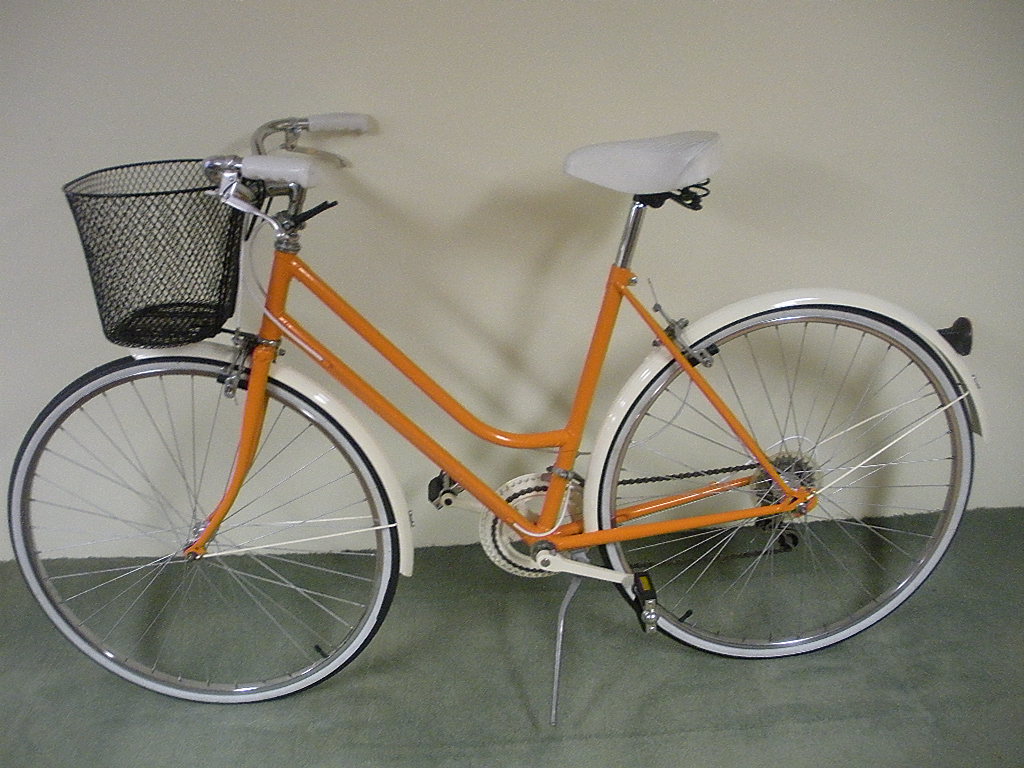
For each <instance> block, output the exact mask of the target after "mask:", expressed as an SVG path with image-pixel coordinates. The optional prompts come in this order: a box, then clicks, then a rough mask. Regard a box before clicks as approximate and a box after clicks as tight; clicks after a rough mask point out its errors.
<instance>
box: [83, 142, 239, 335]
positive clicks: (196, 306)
mask: <svg viewBox="0 0 1024 768" xmlns="http://www.w3.org/2000/svg"><path fill="white" fill-rule="evenodd" d="M214 189H215V187H214V186H212V185H211V183H210V181H209V179H208V178H207V177H206V174H205V173H204V172H203V165H202V161H201V160H163V161H157V162H149V163H134V164H131V165H120V166H116V167H114V168H104V169H103V170H99V171H94V172H92V173H89V174H86V175H85V176H80V177H79V178H77V179H75V180H74V181H70V182H68V183H67V184H65V185H64V195H65V196H66V197H67V201H68V204H69V205H70V206H71V212H72V214H73V215H74V217H75V223H76V224H77V225H78V233H79V236H80V237H81V240H82V247H83V248H84V250H85V260H86V263H87V264H88V267H89V276H90V278H91V279H92V287H93V291H94V293H95V294H96V306H97V308H98V310H99V315H100V322H101V324H102V326H103V333H104V335H106V337H107V338H108V339H110V341H112V342H114V343H115V344H120V345H122V346H127V347H173V346H179V345H181V344H188V343H190V342H194V341H199V340H201V339H205V338H209V337H210V336H213V335H215V334H216V333H218V332H219V331H220V330H221V327H222V325H223V324H224V322H225V321H226V320H227V319H228V318H230V317H231V316H232V315H233V314H234V311H235V298H236V296H237V293H238V252H239V248H240V246H241V242H242V227H243V224H244V214H242V213H241V212H240V211H237V210H235V209H233V208H230V207H229V206H226V205H224V204H223V203H221V202H220V201H219V200H218V199H217V197H216V196H215V195H210V194H208V192H209V191H210V190H214Z"/></svg>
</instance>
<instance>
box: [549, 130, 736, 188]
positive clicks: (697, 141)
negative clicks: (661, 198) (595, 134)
mask: <svg viewBox="0 0 1024 768" xmlns="http://www.w3.org/2000/svg"><path fill="white" fill-rule="evenodd" d="M721 164H722V153H721V141H720V139H719V137H718V134H717V133H712V132H710V131H688V132H686V133H674V134H672V135H671V136H659V137H656V138H653V139H635V140H632V141H612V142H607V143H604V144H592V145H590V146H587V147H581V148H580V149H577V150H575V151H573V152H571V153H570V154H569V156H568V157H567V158H565V172H566V173H567V174H569V175H570V176H575V177H576V178H577V179H583V180H584V181H589V182H591V183H592V184H598V185H600V186H602V187H608V188H609V189H614V190H616V191H618V192H628V193H630V194H633V195H651V194H657V193H659V192H669V191H671V190H675V189H682V188H683V187H688V186H690V185H691V184H699V183H700V182H702V181H704V180H705V179H708V178H710V177H711V176H712V174H714V173H715V171H717V170H718V169H719V167H720V166H721Z"/></svg>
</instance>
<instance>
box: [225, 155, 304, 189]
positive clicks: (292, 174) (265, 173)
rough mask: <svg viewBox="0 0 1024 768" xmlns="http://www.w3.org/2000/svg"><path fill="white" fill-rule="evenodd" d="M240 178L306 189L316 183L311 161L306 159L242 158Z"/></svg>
mask: <svg viewBox="0 0 1024 768" xmlns="http://www.w3.org/2000/svg"><path fill="white" fill-rule="evenodd" d="M242 176H244V177H245V178H247V179H260V180H262V181H285V182H292V183H295V184H298V185H299V186H300V187H306V188H307V189H308V188H309V187H312V186H315V185H316V183H317V181H318V176H317V174H316V170H315V169H314V167H313V161H312V160H310V159H309V158H308V157H278V156H276V155H274V156H271V155H249V157H245V158H242Z"/></svg>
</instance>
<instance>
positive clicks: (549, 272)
mask: <svg viewBox="0 0 1024 768" xmlns="http://www.w3.org/2000/svg"><path fill="white" fill-rule="evenodd" d="M1022 41H1024V4H1021V3H1018V2H1010V1H1006V2H1002V1H995V0H993V1H992V2H984V1H982V0H972V1H971V2H963V0H950V1H948V2H943V1H941V0H920V1H909V2H908V1H906V0H900V1H898V2H875V1H874V0H844V2H824V1H822V2H809V1H798V0H774V1H773V2H762V1H760V0H746V1H744V2H740V1H739V0H735V1H734V0H669V1H668V2H666V1H665V0H661V1H660V2H624V1H621V0H620V1H617V2H616V1H612V0H600V1H598V0H591V1H589V2H586V1H584V2H574V3H570V2H556V1H555V0H549V1H547V2H540V1H529V2H515V1H514V0H501V1H494V2H491V1H485V0H461V1H459V2H426V1H422V0H411V1H409V2H395V1H394V0H373V1H372V2H370V1H369V0H367V1H366V2H357V1H356V0H330V1H329V0H298V1H296V2H280V1H279V0H276V1H274V2H271V1H270V0H189V1H188V2H185V1H184V0H160V1H159V2H157V1H156V0H131V1H130V2H129V1H128V0H91V1H90V2H53V1H52V0H5V1H4V3H3V5H2V6H0V94H2V100H0V104H2V105H3V125H4V130H3V135H4V137H5V138H4V142H3V150H2V156H3V158H4V172H3V178H4V181H5V186H6V187H7V188H8V190H9V193H8V195H6V198H5V201H4V207H3V213H2V221H3V225H2V232H0V236H2V250H0V253H2V256H0V258H2V259H3V263H4V266H5V268H6V271H7V274H8V276H9V280H8V282H7V284H6V285H5V286H4V287H3V288H2V290H3V307H4V319H5V323H6V328H5V333H4V334H3V337H2V340H0V345H2V359H3V361H4V376H3V378H2V386H3V391H2V399H0V407H2V409H3V412H2V424H3V431H2V433H0V465H2V466H3V467H5V468H6V467H9V466H10V463H11V461H12V459H13V456H14V452H15V450H16V448H17V444H18V441H19V440H20V437H21V435H22V434H23V433H24V432H25V430H26V428H27V427H28V425H29V423H30V421H31V419H32V416H33V414H34V413H35V412H37V411H38V410H39V409H40V408H41V407H42V406H43V405H44V404H45V403H46V402H47V401H48V399H49V398H50V397H51V396H52V395H53V394H54V393H56V392H57V391H58V390H59V389H60V388H61V387H62V386H63V385H64V383H66V382H67V381H69V380H70V379H72V378H73V377H74V376H76V375H77V374H79V373H81V372H83V371H85V370H87V369H89V368H91V367H92V366H94V365H96V364H98V363H100V362H102V361H104V360H106V359H109V358H110V357H112V356H115V355H120V354H121V352H120V351H119V350H117V349H115V348H113V347H111V346H109V345H108V344H106V343H105V342H104V341H103V340H102V337H101V336H100V334H99V330H98V325H97V321H96V319H95V312H94V310H93V307H92V303H91V302H92V299H91V296H90V294H89V289H88V285H87V282H86V275H85V271H84V266H83V264H82V262H81V257H80V252H79V250H78V245H77V240H76V236H75V231H74V227H73V224H72V221H71V218H70V215H69V214H68V213H67V211H66V209H65V207H64V202H63V200H62V198H61V196H60V185H61V184H62V183H63V182H64V181H66V180H68V179H70V178H72V177H74V176H77V175H79V174H81V173H84V172H86V171H88V170H92V169H94V168H99V167H102V166H105V165H112V164H116V163H120V162H129V161H135V160H149V159H160V158H169V157H189V156H196V155H203V154H212V153H218V152H224V151H244V148H245V140H246V137H247V135H248V133H249V131H250V130H251V129H252V128H254V127H255V126H256V125H257V124H259V123H261V122H263V121H264V120H267V119H270V118H274V117H281V116H285V115H290V114H304V113H315V112H327V111H336V110H351V111H365V112H369V113H372V114H373V115H374V116H375V117H376V118H377V120H378V122H379V124H380V130H379V132H378V133H377V134H376V135H372V136H367V137H363V138H359V139H349V140H331V141H329V142H327V143H326V144H325V146H326V147H328V148H331V149H334V150H336V151H340V152H342V153H344V154H345V155H347V156H348V157H349V158H350V159H351V160H352V162H353V167H352V168H351V169H350V170H347V171H345V172H343V173H341V174H339V175H338V176H337V177H336V178H333V179H331V181H330V182H329V183H327V184H325V185H324V187H323V189H322V190H321V194H322V195H323V196H324V197H331V198H335V197H337V198H340V199H341V200H342V205H341V206H339V208H338V209H336V212H333V213H331V214H329V215H325V216H323V217H322V218H320V219H318V220H317V222H316V226H315V227H314V231H313V232H312V233H311V235H310V237H309V238H308V242H307V246H306V255H307V256H308V257H309V259H310V260H311V261H312V262H313V263H314V264H316V265H317V266H318V267H319V268H322V270H323V272H324V273H325V275H327V276H328V277H329V278H331V279H332V280H334V281H336V282H337V283H338V284H339V285H340V286H341V287H342V288H343V289H347V291H349V292H350V293H351V296H352V297H353V298H354V299H355V303H356V304H357V305H358V306H360V307H361V308H363V309H364V310H365V311H366V313H367V314H368V315H369V316H370V317H371V318H372V319H374V320H375V321H377V322H378V323H379V324H380V325H381V327H382V328H383V329H384V330H385V331H386V332H388V333H389V334H391V335H392V336H393V338H394V339H395V340H396V342H398V343H399V344H400V345H401V346H403V347H404V348H406V349H407V350H408V351H409V352H410V353H412V354H413V355H414V356H415V357H417V358H418V359H419V360H420V361H421V362H422V364H423V366H424V367H425V368H426V369H427V370H428V371H430V372H431V373H433V374H434V375H435V376H436V377H437V378H438V379H439V380H440V381H441V382H442V383H443V384H445V385H446V386H449V387H450V388H451V389H452V390H453V391H454V392H455V393H456V394H457V395H459V396H460V397H463V398H464V399H465V401H466V402H467V403H468V404H469V405H470V406H472V407H473V408H474V409H476V410H477V411H478V412H479V414H480V415H481V416H482V417H483V418H484V419H486V420H488V421H491V422H493V423H496V424H498V425H500V426H503V427H507V428H509V429H530V428H552V427H554V426H556V422H557V421H558V419H559V418H560V415H561V413H562V409H563V408H564V407H565V405H566V402H567V398H568V394H569V392H570V391H571V389H572V387H573V386H574V384H575V378H576V375H577V367H578V364H579V361H580V360H581V358H582V354H583V351H584V348H585V344H586V341H587V337H588V334H589V325H590V323H591V321H592V318H593V314H594V310H593V309H592V308H591V304H589V303H588V298H589V297H590V296H592V295H593V294H594V293H595V292H596V291H597V290H599V288H600V285H601V283H602V281H603V278H604V272H605V268H606V265H607V263H608V261H609V259H610V258H611V256H612V250H613V248H614V245H615V242H616V240H617V237H618V233H619V231H620V227H621V218H622V215H623V214H624V212H625V207H626V200H624V199H623V198H622V197H621V196H618V195H616V194H614V193H610V192H606V191H603V190H599V189H597V188H589V187H588V186H587V185H584V184H582V183H581V182H576V181H573V180H570V179H568V178H566V177H563V176H562V175H561V173H560V164H561V160H562V157H563V156H564V155H565V153H567V152H568V151H570V150H571V149H573V148H574V147H576V146H578V145H581V144H586V143H592V142H597V141H603V140H611V139H619V138H629V137H639V136H644V135H655V134H660V133H670V132H674V131H679V130H686V129H711V130H717V131H719V132H720V133H721V134H722V135H723V138H724V142H725V147H726V164H725V167H724V169H723V170H722V171H721V172H720V173H719V175H718V177H717V178H716V179H715V180H714V184H713V192H714V193H713V197H712V198H711V199H710V200H709V202H708V207H707V209H706V210H705V211H704V212H703V213H701V214H700V215H694V214H689V213H684V212H682V211H681V210H679V209H673V210H668V209H666V210H664V211H662V212H658V213H656V214H654V215H652V216H651V217H649V226H648V229H647V230H646V233H645V237H644V239H643V241H642V243H641V246H640V250H639V253H638V257H637V262H636V267H637V269H638V271H639V272H640V273H641V274H642V275H644V276H646V275H647V274H650V275H652V276H654V277H655V278H656V280H657V283H656V284H657V288H658V293H659V297H660V299H661V300H662V303H663V304H665V305H666V306H667V307H669V308H670V310H671V311H673V312H675V313H677V314H686V315H688V316H691V317H697V316H699V315H701V314H704V313H705V312H707V311H709V310H711V309H713V308H715V307H717V306H720V305H722V304H723V303H725V302H729V301H733V300H736V299H739V298H742V297H746V296H750V295H753V294H758V293H763V292H766V291H769V290H776V289H780V288H785V287H789V286H810V285H830V286H836V287H842V288H847V289H852V290H857V291H862V292H867V293H873V294H877V295H879V296H882V297H884V298H886V299H889V300H891V301H893V302H895V303H898V304H902V305H904V306H906V307H907V308H909V309H910V310H912V311H913V312H915V313H917V314H919V315H921V316H922V317H924V318H925V319H926V320H928V321H929V322H932V323H934V324H936V325H942V324H945V323H947V322H948V321H950V320H952V319H953V318H954V317H955V316H956V315H958V314H966V315H969V316H971V317H972V318H973V319H974V320H975V323H976V329H977V336H978V340H977V347H976V350H977V351H976V352H975V354H974V355H972V357H971V358H970V364H971V365H972V366H973V368H974V370H975V371H976V373H977V374H978V376H979V378H980V380H981V383H982V386H983V387H984V395H985V398H986V405H987V408H988V415H989V426H990V436H989V439H988V442H987V443H985V444H983V445H982V446H981V452H980V456H981V463H980V469H979V471H978V474H977V477H976V486H975V488H976V490H975V494H974V497H973V500H972V505H973V506H1007V505H1019V504H1020V503H1021V499H1022V498H1024V477H1022V473H1021V472H1020V467H1021V458H1020V446H1021V439H1020V434H1021V421H1020V418H1019V416H1018V414H1019V412H1020V408H1021V402H1022V398H1021V395H1022V389H1024V388H1022V385H1021V381H1022V380H1024V364H1022V358H1024V355H1022V354H1021V329H1022V322H1021V319H1020V317H1021V309H1022V307H1024V290H1022V280H1021V264H1022V261H1024V226H1022V223H1021V216H1020V213H1019V211H1018V206H1019V204H1020V201H1021V200H1022V199H1024V194H1022V193H1024V161H1022V157H1024V130H1022V127H1024V121H1022V113H1021V106H1022V104H1024V47H1022V46H1024V43H1022ZM334 244H338V245H339V246H340V247H338V248H337V249H336V250H335V248H334V247H333V246H334ZM690 288H692V290H690V291H689V292H688V293H687V294H684V290H687V289H690ZM313 324H314V325H315V326H317V327H320V328H328V327H329V325H328V324H327V323H326V322H325V321H321V320H319V319H317V320H315V321H314V323H313ZM339 338H344V337H339ZM646 344H647V342H646V341H645V339H644V338H643V335H642V334H640V333H639V332H637V330H636V329H635V327H634V328H633V329H632V330H630V331H629V332H627V333H624V334H623V335H622V337H621V338H620V343H619V344H618V345H617V346H616V349H615V350H614V362H613V364H612V366H611V367H610V369H609V370H610V372H611V379H613V380H614V379H615V378H618V379H620V380H621V378H622V377H623V376H624V375H625V374H626V373H627V372H628V371H629V370H631V369H632V367H633V366H634V365H635V364H636V362H637V361H638V359H639V358H640V356H641V355H643V354H644V352H645V351H646ZM298 355H299V353H298V352H297V351H292V353H291V355H290V357H289V360H290V361H291V362H292V363H297V362H299V360H298ZM353 358H354V359H355V360H357V361H361V360H363V359H367V360H368V359H369V357H368V356H366V355H364V354H363V353H362V352H361V351H356V352H354V353H353ZM614 388H615V387H614V383H613V382H609V385H608V386H607V387H606V388H604V389H603V390H602V393H601V396H602V398H603V399H604V400H606V399H607V397H608V396H609V395H610V394H611V392H612V391H613V390H614ZM389 392H391V393H392V394H393V395H394V397H395V398H396V399H397V400H398V401H399V402H401V403H402V404H404V405H408V406H409V408H410V410H411V411H412V413H414V414H415V415H417V416H420V417H422V418H423V419H425V420H426V421H427V422H428V423H429V424H436V426H437V427H438V428H439V429H440V430H441V432H442V434H445V435H447V436H448V440H447V442H448V444H449V445H451V446H452V447H453V448H454V449H455V450H456V452H457V453H458V454H459V455H460V456H462V457H464V458H466V459H468V460H478V461H480V462H482V463H481V466H482V467H484V470H485V473H486V475H487V476H488V477H489V478H490V479H493V482H494V484H495V485H499V484H500V483H501V482H503V481H504V480H506V479H508V478H509V477H511V476H513V475H515V474H519V473H521V472H525V471H531V470H534V469H543V467H544V466H546V464H547V463H548V457H547V456H544V455H539V456H532V457H529V458H528V459H522V458H517V457H510V456H507V455H505V454H503V453H502V452H501V451H497V450H494V449H490V448H486V447H483V446H481V445H479V444H478V443H477V442H476V441H474V440H471V439H468V438H465V437H463V435H461V434H460V433H459V432H458V431H457V429H456V428H455V427H453V426H452V427H449V424H448V423H447V422H446V420H445V419H444V417H442V416H440V415H438V414H437V413H436V412H435V411H434V410H433V409H432V408H431V407H429V406H426V405H423V404H421V403H420V401H419V400H417V399H416V398H414V397H413V396H412V395H411V393H410V392H409V391H408V390H407V389H405V388H403V387H401V386H397V385H396V386H394V387H390V388H389ZM380 436H381V442H382V443H383V444H384V447H385V449H386V450H387V452H388V453H389V454H390V455H391V456H392V457H393V460H394V464H395V467H396V469H397V471H398V473H399V475H400V476H401V477H402V478H403V481H404V482H405V486H406V491H407V493H408V495H409V500H410V502H411V503H412V506H413V507H414V509H415V511H416V512H417V516H418V517H417V528H416V532H417V540H418V543H421V544H427V543H438V542H449V541H469V540H472V538H473V536H474V531H475V524H476V521H475V520H474V519H473V517H472V516H470V515H467V514H465V513H459V512H452V513H444V514H442V513H437V512H435V511H434V510H433V509H432V508H431V507H430V506H429V505H428V504H427V503H426V501H425V497H424V488H425V485H426V482H427V480H428V479H429V477H430V476H431V474H432V473H433V469H432V468H431V467H430V466H429V465H428V464H427V462H426V461H424V460H423V459H421V458H419V457H418V456H417V455H415V454H413V453H412V452H411V451H410V449H408V448H406V447H405V446H404V445H403V444H402V443H400V442H399V441H398V440H397V439H396V438H395V437H393V436H392V435H391V434H390V433H389V432H388V431H387V429H386V428H385V427H380ZM5 472H6V469H5ZM9 551H10V550H9V548H8V547H7V544H6V542H3V544H2V545H0V556H7V555H9Z"/></svg>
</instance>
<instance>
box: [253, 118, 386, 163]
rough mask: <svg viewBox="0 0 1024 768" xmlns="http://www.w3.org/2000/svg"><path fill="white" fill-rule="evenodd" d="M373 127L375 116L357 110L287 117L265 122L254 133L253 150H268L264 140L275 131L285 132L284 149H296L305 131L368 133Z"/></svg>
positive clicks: (259, 151)
mask: <svg viewBox="0 0 1024 768" xmlns="http://www.w3.org/2000/svg"><path fill="white" fill-rule="evenodd" d="M372 127H373V118H371V117H370V116H369V115H363V114H359V113H357V112H328V113H326V114H322V115H310V116H309V117H285V118H282V119H279V120H271V121H270V122H267V123H264V124H263V125H261V126H260V127H259V128H257V129H256V131H255V132H254V133H253V135H252V151H253V152H254V153H256V154H257V155H265V154H266V153H267V152H266V150H265V149H264V147H263V142H264V141H266V140H267V138H268V137H269V136H272V135H273V134H275V133H283V134H284V143H283V144H282V145H281V148H282V149H287V150H294V149H295V144H296V142H297V141H298V139H299V136H300V135H301V134H302V132H303V131H308V132H310V133H355V134H360V133H367V132H368V131H369V130H370V129H371V128H372Z"/></svg>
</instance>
